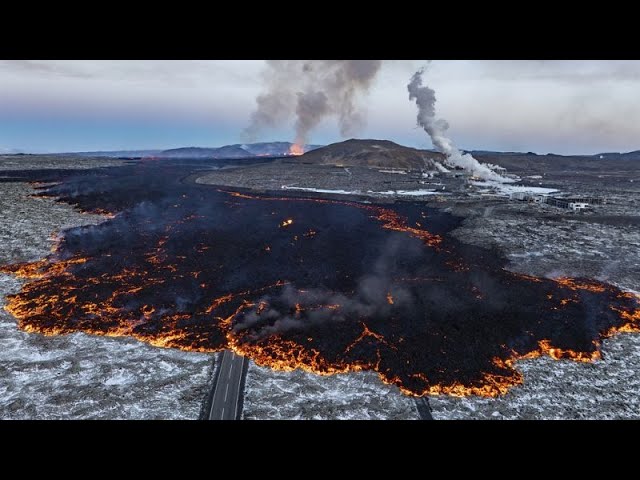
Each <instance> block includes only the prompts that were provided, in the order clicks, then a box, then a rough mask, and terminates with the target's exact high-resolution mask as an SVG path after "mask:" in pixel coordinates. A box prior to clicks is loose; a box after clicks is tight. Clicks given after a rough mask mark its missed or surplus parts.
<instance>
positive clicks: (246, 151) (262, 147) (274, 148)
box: [155, 142, 320, 159]
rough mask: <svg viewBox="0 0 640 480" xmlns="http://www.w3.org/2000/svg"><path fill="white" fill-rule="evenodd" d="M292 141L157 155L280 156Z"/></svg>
mask: <svg viewBox="0 0 640 480" xmlns="http://www.w3.org/2000/svg"><path fill="white" fill-rule="evenodd" d="M291 145H292V144H291V143H290V142H262V143H244V144H240V143H237V144H234V145H225V146H224V147H218V148H202V147H187V148H174V149H171V150H165V151H163V152H160V153H159V154H157V155H155V156H157V157H160V158H211V159H222V158H250V157H257V156H272V157H279V156H284V155H288V154H289V149H290V148H291ZM319 147H320V145H305V150H312V149H314V148H319Z"/></svg>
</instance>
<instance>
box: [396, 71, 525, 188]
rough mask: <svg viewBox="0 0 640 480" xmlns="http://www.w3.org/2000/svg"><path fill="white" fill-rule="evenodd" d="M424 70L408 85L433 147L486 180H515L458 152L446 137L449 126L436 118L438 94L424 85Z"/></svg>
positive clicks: (450, 161) (421, 124)
mask: <svg viewBox="0 0 640 480" xmlns="http://www.w3.org/2000/svg"><path fill="white" fill-rule="evenodd" d="M423 73H424V69H422V70H418V71H417V72H416V73H415V74H414V75H413V77H411V81H410V82H409V84H408V85H407V89H408V90H409V100H415V101H416V105H417V106H418V125H419V126H421V127H422V128H424V131H425V132H427V133H428V134H429V137H431V141H432V142H433V146H434V147H436V148H437V149H438V150H439V151H440V152H442V153H444V154H445V155H446V156H447V162H448V163H450V164H451V165H454V166H457V167H461V168H463V169H465V170H468V171H470V172H472V173H473V174H474V175H476V176H478V177H481V178H483V179H485V180H493V181H498V182H502V183H505V182H512V181H513V180H511V179H508V178H505V177H503V176H502V175H498V174H497V173H496V172H494V171H493V170H491V169H490V168H489V167H487V166H486V165H485V164H482V163H480V162H478V160H476V159H475V158H473V157H472V156H471V155H470V154H468V153H464V154H463V153H462V152H461V151H460V150H458V147H456V146H455V145H454V143H453V141H452V140H451V139H450V138H449V137H447V136H446V132H447V130H448V129H449V124H448V123H447V121H446V120H444V119H442V118H436V92H435V91H434V90H433V89H431V88H429V87H428V86H426V85H425V86H423V85H422V74H423Z"/></svg>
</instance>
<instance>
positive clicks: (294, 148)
mask: <svg viewBox="0 0 640 480" xmlns="http://www.w3.org/2000/svg"><path fill="white" fill-rule="evenodd" d="M302 154H304V147H303V146H302V145H299V144H297V143H294V144H292V145H291V147H289V155H295V156H299V155H302Z"/></svg>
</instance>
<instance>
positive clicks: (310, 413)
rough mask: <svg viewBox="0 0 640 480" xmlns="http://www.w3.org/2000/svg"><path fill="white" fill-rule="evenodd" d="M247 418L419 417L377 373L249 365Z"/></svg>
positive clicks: (408, 401)
mask: <svg viewBox="0 0 640 480" xmlns="http://www.w3.org/2000/svg"><path fill="white" fill-rule="evenodd" d="M243 418H244V419H297V420H307V419H314V420H325V419H332V420H333V419H351V420H356V419H357V420H369V419H395V420H405V419H406V420H409V419H419V415H418V411H417V409H416V406H415V401H414V400H413V398H410V397H407V396H404V395H402V394H401V393H400V392H399V391H398V389H397V388H396V387H393V386H389V385H385V384H383V383H382V382H381V381H380V379H379V378H378V375H377V374H375V373H373V372H357V373H348V374H342V375H333V376H331V377H320V376H318V375H314V374H311V373H307V372H303V371H300V370H296V371H293V372H276V371H273V370H271V369H268V368H264V367H259V366H257V365H256V364H255V363H253V362H250V363H249V373H248V375H247V383H246V390H245V399H244V410H243Z"/></svg>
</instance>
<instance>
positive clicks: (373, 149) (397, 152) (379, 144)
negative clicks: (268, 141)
mask: <svg viewBox="0 0 640 480" xmlns="http://www.w3.org/2000/svg"><path fill="white" fill-rule="evenodd" d="M443 159H444V156H443V155H442V154H441V153H437V152H432V151H427V150H418V149H415V148H410V147H404V146H402V145H398V144H397V143H394V142H391V141H389V140H358V139H353V138H352V139H351V140H346V141H344V142H339V143H332V144H331V145H327V146H326V147H322V148H318V149H316V150H313V151H311V152H308V153H305V154H304V155H302V156H300V157H296V159H295V160H291V161H296V160H297V161H300V162H302V163H315V164H326V165H336V164H337V165H344V166H366V167H380V168H410V169H422V168H426V169H429V170H431V169H434V168H435V167H434V161H436V160H437V161H442V160H443Z"/></svg>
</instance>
